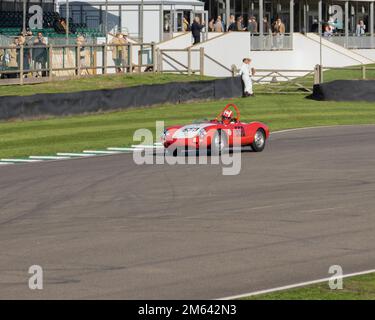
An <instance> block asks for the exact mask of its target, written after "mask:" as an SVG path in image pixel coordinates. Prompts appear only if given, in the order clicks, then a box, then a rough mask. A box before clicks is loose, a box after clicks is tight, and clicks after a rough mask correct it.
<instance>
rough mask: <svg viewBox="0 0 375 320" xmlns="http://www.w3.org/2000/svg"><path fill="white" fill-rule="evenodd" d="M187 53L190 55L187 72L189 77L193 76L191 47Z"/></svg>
mask: <svg viewBox="0 0 375 320" xmlns="http://www.w3.org/2000/svg"><path fill="white" fill-rule="evenodd" d="M187 53H188V65H187V72H188V76H190V75H191V48H190V47H189V48H188V50H187Z"/></svg>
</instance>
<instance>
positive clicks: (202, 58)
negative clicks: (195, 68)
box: [199, 47, 204, 76]
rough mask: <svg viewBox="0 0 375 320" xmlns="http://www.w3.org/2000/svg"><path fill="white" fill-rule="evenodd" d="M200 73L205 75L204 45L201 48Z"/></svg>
mask: <svg viewBox="0 0 375 320" xmlns="http://www.w3.org/2000/svg"><path fill="white" fill-rule="evenodd" d="M199 73H200V75H201V76H203V75H204V47H201V48H199Z"/></svg>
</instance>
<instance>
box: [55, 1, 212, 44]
mask: <svg viewBox="0 0 375 320" xmlns="http://www.w3.org/2000/svg"><path fill="white" fill-rule="evenodd" d="M66 3H67V1H65V0H59V1H58V2H57V5H58V8H57V11H59V12H60V15H61V16H63V17H66V14H67V11H66ZM68 3H69V10H68V16H69V17H70V18H72V19H73V22H74V23H82V24H86V25H87V27H91V28H100V29H101V30H102V31H103V32H106V31H108V32H111V33H115V32H116V31H122V32H124V31H126V32H128V33H129V35H130V36H131V37H133V38H135V39H139V40H140V41H142V42H146V43H147V42H152V41H153V42H160V41H163V40H166V39H169V38H171V37H172V33H173V32H174V31H182V28H183V23H182V22H183V17H184V16H186V17H187V18H188V20H190V21H191V19H192V17H193V16H194V15H199V16H201V17H202V18H203V19H204V20H205V21H207V12H205V11H204V2H201V1H198V0H159V1H157V0H143V1H141V0H130V1H124V0H108V1H105V0H93V1H84V2H83V1H68ZM106 9H107V10H106ZM106 12H107V14H106ZM142 13H143V14H142Z"/></svg>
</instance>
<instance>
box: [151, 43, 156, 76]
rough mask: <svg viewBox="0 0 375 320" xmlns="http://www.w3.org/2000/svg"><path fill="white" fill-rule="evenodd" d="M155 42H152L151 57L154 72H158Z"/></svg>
mask: <svg viewBox="0 0 375 320" xmlns="http://www.w3.org/2000/svg"><path fill="white" fill-rule="evenodd" d="M155 56H156V54H155V42H151V58H152V72H153V73H155V72H156V63H155V58H156V57H155Z"/></svg>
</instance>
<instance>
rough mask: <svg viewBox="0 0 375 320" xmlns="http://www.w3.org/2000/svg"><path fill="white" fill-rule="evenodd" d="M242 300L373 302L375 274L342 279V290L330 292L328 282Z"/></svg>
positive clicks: (374, 298) (374, 297)
mask: <svg viewBox="0 0 375 320" xmlns="http://www.w3.org/2000/svg"><path fill="white" fill-rule="evenodd" d="M244 300H375V274H374V273H370V274H366V275H361V276H356V277H351V278H344V279H343V289H342V290H331V289H330V288H329V285H328V282H323V283H320V284H315V285H310V286H306V287H301V288H295V289H290V290H285V291H278V292H273V293H268V294H262V295H257V296H250V297H247V298H244Z"/></svg>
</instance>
